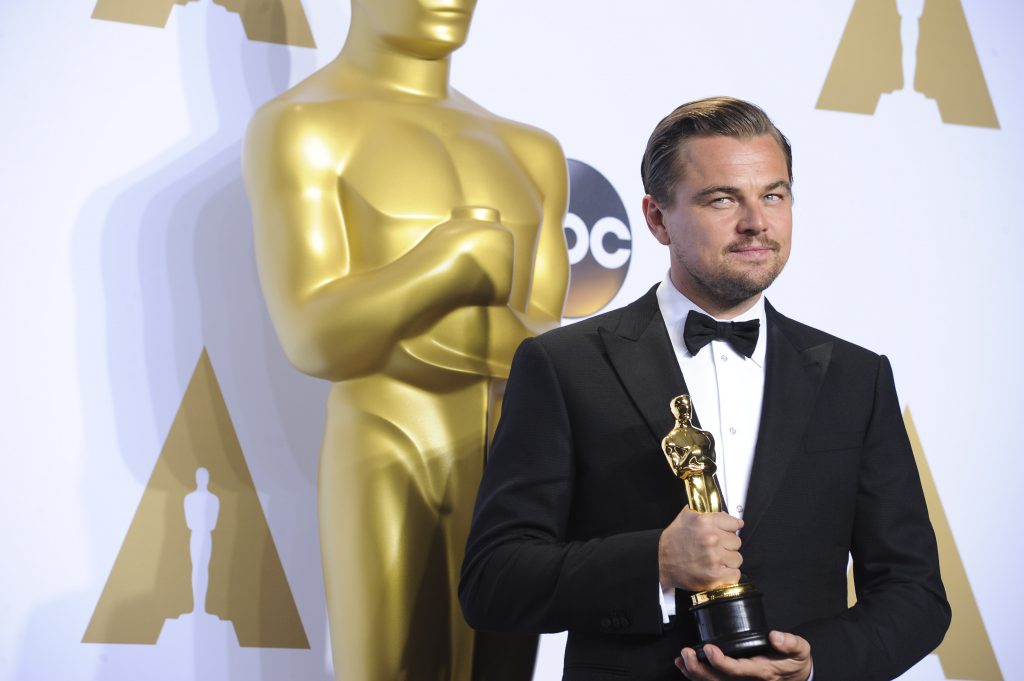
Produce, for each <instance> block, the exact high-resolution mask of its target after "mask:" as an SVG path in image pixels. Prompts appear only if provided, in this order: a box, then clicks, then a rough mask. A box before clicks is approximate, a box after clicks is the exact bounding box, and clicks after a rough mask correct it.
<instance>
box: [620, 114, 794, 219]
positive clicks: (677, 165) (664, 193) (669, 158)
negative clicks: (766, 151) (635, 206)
mask: <svg viewBox="0 0 1024 681" xmlns="http://www.w3.org/2000/svg"><path fill="white" fill-rule="evenodd" d="M709 135H720V136H723V137H736V138H739V139H747V138H750V137H757V136H759V135H771V136H772V137H773V138H774V139H775V141H776V142H778V143H779V147H780V148H781V149H782V153H783V155H784V156H785V157H786V172H787V173H788V174H789V182H790V184H792V183H793V151H792V149H791V148H790V146H789V140H788V139H786V136H785V135H783V134H782V133H781V132H780V131H779V129H778V128H776V127H775V124H774V123H772V121H771V119H769V118H768V115H767V114H766V113H765V112H764V111H762V110H761V109H760V108H759V107H757V106H755V105H753V104H751V103H750V102H744V101H743V100H742V99H735V98H733V97H709V98H707V99H698V100H697V101H695V102H688V103H686V104H683V105H682V106H680V107H679V108H677V109H676V110H675V111H673V112H672V113H670V114H669V115H668V116H666V117H665V118H663V119H662V120H661V122H660V123H658V126H657V127H656V128H654V132H653V133H651V138H650V139H649V140H648V141H647V149H646V150H645V151H644V158H643V161H642V162H641V164H640V177H642V178H643V181H644V191H645V192H647V193H648V194H650V195H651V196H653V197H654V200H655V201H656V202H658V203H659V204H661V205H663V206H671V205H672V200H673V196H672V190H673V188H674V187H675V185H676V183H677V182H678V181H679V178H680V177H681V176H682V173H683V162H682V158H681V156H682V152H683V150H684V149H685V147H686V143H687V142H688V141H689V140H690V139H692V138H694V137H706V136H709Z"/></svg>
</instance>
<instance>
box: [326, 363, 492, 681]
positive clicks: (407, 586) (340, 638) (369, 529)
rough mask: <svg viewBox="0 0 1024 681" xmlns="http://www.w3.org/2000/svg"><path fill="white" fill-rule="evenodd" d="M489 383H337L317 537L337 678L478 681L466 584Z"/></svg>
mask: <svg viewBox="0 0 1024 681" xmlns="http://www.w3.org/2000/svg"><path fill="white" fill-rule="evenodd" d="M486 400H487V395H486V385H485V384H484V383H483V382H481V381H478V382H474V383H473V384H471V385H469V386H468V387H462V388H461V389H459V390H454V391H452V392H448V393H443V394H434V393H429V392H425V391H420V390H417V389H415V388H411V387H409V386H405V385H402V384H397V383H395V382H387V383H384V382H378V383H377V384H375V385H371V386H367V385H365V384H364V385H362V386H356V387H355V389H353V388H352V386H337V387H336V388H335V390H334V391H333V392H332V394H331V398H330V401H329V405H328V425H327V432H326V435H325V438H324V446H323V451H322V456H321V463H320V500H319V506H320V537H321V550H322V554H323V565H324V578H325V585H326V592H327V602H328V613H329V616H330V623H331V646H332V651H333V654H334V665H335V670H336V676H337V678H339V679H346V680H349V679H351V680H353V681H356V680H362V679H374V680H378V679H379V680H381V681H388V680H391V679H405V680H407V681H417V680H419V679H422V680H424V681H426V680H428V679H429V681H437V680H438V679H452V680H453V681H469V679H470V677H471V669H472V658H473V632H472V630H471V629H469V627H468V626H467V625H466V624H465V622H464V621H463V619H462V616H461V612H460V610H459V606H458V599H457V587H458V576H459V569H460V565H461V562H462V555H463V552H464V550H465V542H466V536H467V534H468V529H469V522H470V519H471V516H472V510H473V509H472V505H473V501H474V499H475V496H476V488H477V485H478V483H479V480H480V474H481V472H482V466H483V450H484V446H485V428H486V416H485V414H486Z"/></svg>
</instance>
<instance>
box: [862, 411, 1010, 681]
mask: <svg viewBox="0 0 1024 681" xmlns="http://www.w3.org/2000/svg"><path fill="white" fill-rule="evenodd" d="M903 422H904V423H905V424H906V426H907V435H909V436H910V445H911V447H913V449H914V459H915V461H916V462H917V470H918V472H919V473H920V474H921V486H922V487H923V488H924V497H925V500H926V501H927V503H928V515H929V517H930V518H931V521H932V527H933V528H935V539H936V541H937V542H938V545H939V566H940V569H941V570H942V583H943V584H944V585H945V587H946V597H947V598H948V599H949V605H950V607H951V608H952V609H953V620H952V622H951V623H950V625H949V631H947V632H946V638H945V639H943V641H942V643H941V644H940V645H939V647H938V648H936V649H935V654H936V655H938V656H939V661H940V662H941V663H942V671H943V673H944V674H945V676H946V678H947V679H959V680H960V681H1003V674H1002V672H1001V671H1000V670H999V663H998V662H997V661H996V655H995V651H993V650H992V643H991V641H989V638H988V632H987V631H986V630H985V622H984V621H983V620H982V619H981V612H980V611H979V610H978V602H977V601H976V600H975V599H974V591H973V590H972V589H971V583H970V582H969V581H968V580H967V571H966V570H964V564H963V561H962V560H960V551H959V550H957V547H956V540H955V539H954V538H953V531H952V530H951V529H950V527H949V520H948V519H947V518H946V512H945V511H944V510H943V508H942V500H941V499H940V498H939V491H938V488H936V487H935V479H934V478H932V472H931V469H930V468H929V467H928V460H927V459H926V458H925V454H924V447H923V446H922V445H921V438H920V436H919V435H918V433H917V426H915V425H914V418H913V416H911V414H910V407H907V408H906V409H905V410H904V412H903ZM847 594H848V598H847V600H848V602H849V604H850V606H853V604H854V603H856V602H857V597H856V595H855V593H854V589H853V571H852V570H851V571H850V573H849V574H848V576H847Z"/></svg>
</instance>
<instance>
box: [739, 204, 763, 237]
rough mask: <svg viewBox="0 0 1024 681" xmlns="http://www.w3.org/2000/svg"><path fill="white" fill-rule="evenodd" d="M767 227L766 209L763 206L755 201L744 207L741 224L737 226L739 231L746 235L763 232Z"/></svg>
mask: <svg viewBox="0 0 1024 681" xmlns="http://www.w3.org/2000/svg"><path fill="white" fill-rule="evenodd" d="M766 226H767V222H766V220H765V215H764V207H762V206H761V204H759V203H757V202H756V201H755V202H751V203H747V204H745V205H744V206H743V212H742V213H741V214H740V220H739V223H738V224H737V225H736V229H737V230H738V231H740V232H744V233H753V232H763V231H765V229H766Z"/></svg>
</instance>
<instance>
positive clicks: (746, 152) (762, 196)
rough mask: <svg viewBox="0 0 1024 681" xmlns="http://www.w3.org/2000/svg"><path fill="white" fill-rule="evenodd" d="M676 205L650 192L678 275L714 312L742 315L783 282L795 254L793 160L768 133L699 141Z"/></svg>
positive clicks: (650, 213)
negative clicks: (788, 163)
mask: <svg viewBox="0 0 1024 681" xmlns="http://www.w3.org/2000/svg"><path fill="white" fill-rule="evenodd" d="M679 160H680V162H681V163H682V168H683V171H682V177H681V179H680V180H679V182H678V183H677V184H676V186H675V187H674V188H673V193H672V204H671V205H670V206H663V205H659V204H658V203H657V201H655V199H654V198H653V197H650V196H647V197H644V214H645V215H646V217H647V224H648V227H649V228H650V230H651V232H652V233H653V234H654V236H655V238H657V239H658V241H660V242H661V243H663V244H665V245H666V246H668V247H669V248H670V250H671V256H672V261H671V268H670V272H671V277H672V283H674V284H675V285H676V288H678V289H679V290H680V291H681V292H682V293H683V294H684V295H686V296H687V297H688V298H690V299H691V300H692V301H693V302H695V303H696V304H698V305H700V306H701V307H702V308H704V309H705V310H707V311H708V312H711V313H713V314H720V315H724V314H728V315H735V314H739V313H740V312H742V311H743V310H744V309H746V308H747V307H749V305H750V304H752V303H753V302H754V301H755V300H756V299H757V295H758V294H759V293H761V291H763V290H764V289H766V288H768V286H769V285H770V284H771V283H772V282H773V281H774V280H775V277H777V276H778V275H779V272H781V271H782V268H783V266H784V265H785V264H786V260H787V259H788V258H789V248H790V235H791V232H792V227H793V212H792V203H793V200H792V198H793V197H792V193H791V190H790V184H789V173H788V171H787V168H786V159H785V156H784V155H783V153H782V149H781V148H780V147H779V145H778V143H777V142H776V141H775V140H774V139H773V138H772V137H770V136H768V135H762V136H759V137H751V138H747V139H737V138H733V137H722V136H718V135H713V136H705V137H697V138H694V139H691V140H690V141H689V142H688V143H687V144H686V147H685V148H684V149H683V150H682V151H681V153H680V159H679Z"/></svg>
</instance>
